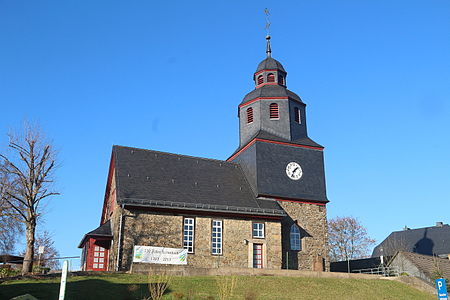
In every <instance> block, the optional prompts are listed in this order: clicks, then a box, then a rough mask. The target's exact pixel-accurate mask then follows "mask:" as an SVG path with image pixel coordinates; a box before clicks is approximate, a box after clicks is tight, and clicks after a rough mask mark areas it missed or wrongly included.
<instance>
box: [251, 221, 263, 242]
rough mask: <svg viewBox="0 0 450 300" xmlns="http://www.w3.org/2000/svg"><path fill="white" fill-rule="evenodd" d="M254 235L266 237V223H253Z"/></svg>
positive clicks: (261, 237) (260, 237)
mask: <svg viewBox="0 0 450 300" xmlns="http://www.w3.org/2000/svg"><path fill="white" fill-rule="evenodd" d="M253 237H254V238H259V239H263V238H264V223H253Z"/></svg>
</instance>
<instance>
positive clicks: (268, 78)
mask: <svg viewBox="0 0 450 300" xmlns="http://www.w3.org/2000/svg"><path fill="white" fill-rule="evenodd" d="M267 82H275V75H273V73H270V74H269V75H267Z"/></svg>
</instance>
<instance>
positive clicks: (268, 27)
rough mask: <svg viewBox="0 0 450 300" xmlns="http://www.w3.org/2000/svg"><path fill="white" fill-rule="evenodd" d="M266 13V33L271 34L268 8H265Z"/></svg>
mask: <svg viewBox="0 0 450 300" xmlns="http://www.w3.org/2000/svg"><path fill="white" fill-rule="evenodd" d="M264 13H265V14H266V33H267V35H268V36H269V35H270V24H271V23H270V12H269V9H268V8H265V9H264Z"/></svg>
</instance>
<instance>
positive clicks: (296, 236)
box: [290, 224, 302, 251]
mask: <svg viewBox="0 0 450 300" xmlns="http://www.w3.org/2000/svg"><path fill="white" fill-rule="evenodd" d="M290 238H291V250H294V251H300V250H302V243H301V235H300V228H298V226H297V224H292V226H291V233H290Z"/></svg>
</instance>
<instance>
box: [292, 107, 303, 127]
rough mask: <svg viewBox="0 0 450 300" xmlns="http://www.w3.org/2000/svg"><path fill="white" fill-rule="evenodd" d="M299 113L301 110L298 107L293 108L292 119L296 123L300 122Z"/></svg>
mask: <svg viewBox="0 0 450 300" xmlns="http://www.w3.org/2000/svg"><path fill="white" fill-rule="evenodd" d="M300 113H301V111H300V109H298V107H296V108H294V119H295V122H297V123H298V124H302V116H301V114H300Z"/></svg>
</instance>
